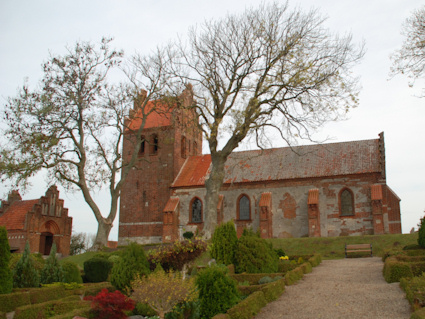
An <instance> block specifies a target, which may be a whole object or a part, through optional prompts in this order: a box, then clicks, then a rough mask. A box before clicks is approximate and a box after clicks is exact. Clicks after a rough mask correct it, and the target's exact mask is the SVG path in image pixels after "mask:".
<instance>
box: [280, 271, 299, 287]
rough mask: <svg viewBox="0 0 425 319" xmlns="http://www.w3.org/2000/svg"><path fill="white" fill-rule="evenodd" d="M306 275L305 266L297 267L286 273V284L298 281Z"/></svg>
mask: <svg viewBox="0 0 425 319" xmlns="http://www.w3.org/2000/svg"><path fill="white" fill-rule="evenodd" d="M303 276H304V271H303V268H301V267H297V268H295V269H294V270H291V271H289V272H287V273H286V274H285V277H283V279H284V280H285V284H286V285H287V286H291V285H293V284H294V283H296V282H297V281H298V280H300V279H301V278H302V277H303Z"/></svg>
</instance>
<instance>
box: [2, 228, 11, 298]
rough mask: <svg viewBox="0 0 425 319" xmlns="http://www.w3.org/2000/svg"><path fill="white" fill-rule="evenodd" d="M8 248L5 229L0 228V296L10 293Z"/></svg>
mask: <svg viewBox="0 0 425 319" xmlns="http://www.w3.org/2000/svg"><path fill="white" fill-rule="evenodd" d="M9 262H10V246H9V240H8V239H7V231H6V228H5V227H3V226H0V294H8V293H11V292H12V288H13V278H12V272H11V270H10V268H9Z"/></svg>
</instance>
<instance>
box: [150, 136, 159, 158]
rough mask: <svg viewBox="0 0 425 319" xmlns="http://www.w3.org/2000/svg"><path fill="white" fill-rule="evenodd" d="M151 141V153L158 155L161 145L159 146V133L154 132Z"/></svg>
mask: <svg viewBox="0 0 425 319" xmlns="http://www.w3.org/2000/svg"><path fill="white" fill-rule="evenodd" d="M149 143H150V145H149V146H150V150H149V153H150V154H151V155H156V154H157V153H158V148H159V146H158V135H157V134H152V135H151V138H150V141H149Z"/></svg>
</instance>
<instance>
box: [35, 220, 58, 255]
mask: <svg viewBox="0 0 425 319" xmlns="http://www.w3.org/2000/svg"><path fill="white" fill-rule="evenodd" d="M40 233H41V234H40V246H39V252H40V253H41V254H43V255H49V254H50V250H51V249H52V245H53V243H54V242H55V243H56V247H57V252H58V253H61V251H60V245H59V240H58V238H57V237H56V236H57V235H60V229H59V226H58V225H57V224H56V223H55V222H54V221H53V220H49V221H47V222H45V223H44V224H43V225H42V226H41V227H40ZM55 237H56V240H55Z"/></svg>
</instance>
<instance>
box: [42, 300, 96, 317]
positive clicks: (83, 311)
mask: <svg viewBox="0 0 425 319" xmlns="http://www.w3.org/2000/svg"><path fill="white" fill-rule="evenodd" d="M90 309H91V306H90V303H88V304H87V306H81V307H79V308H78V309H73V310H71V311H70V312H67V313H65V314H61V315H57V316H53V317H50V318H49V319H73V318H74V317H75V316H79V317H84V318H89V316H90Z"/></svg>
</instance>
